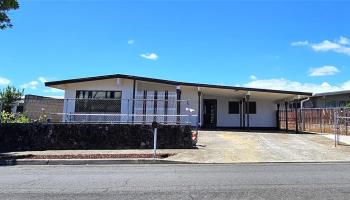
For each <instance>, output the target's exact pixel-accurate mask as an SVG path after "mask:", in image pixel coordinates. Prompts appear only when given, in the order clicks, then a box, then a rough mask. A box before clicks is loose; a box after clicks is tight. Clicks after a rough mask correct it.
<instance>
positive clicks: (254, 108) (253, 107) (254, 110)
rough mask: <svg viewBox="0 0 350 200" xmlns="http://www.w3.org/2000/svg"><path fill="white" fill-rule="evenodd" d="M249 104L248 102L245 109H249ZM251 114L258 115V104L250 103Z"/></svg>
mask: <svg viewBox="0 0 350 200" xmlns="http://www.w3.org/2000/svg"><path fill="white" fill-rule="evenodd" d="M247 106H248V102H246V106H245V109H247ZM249 114H256V102H249Z"/></svg>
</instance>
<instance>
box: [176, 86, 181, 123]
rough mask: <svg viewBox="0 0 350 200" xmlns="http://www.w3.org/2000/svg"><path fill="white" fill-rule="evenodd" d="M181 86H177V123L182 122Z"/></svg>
mask: <svg viewBox="0 0 350 200" xmlns="http://www.w3.org/2000/svg"><path fill="white" fill-rule="evenodd" d="M180 114H181V87H180V86H176V123H177V124H180V123H181V118H180Z"/></svg>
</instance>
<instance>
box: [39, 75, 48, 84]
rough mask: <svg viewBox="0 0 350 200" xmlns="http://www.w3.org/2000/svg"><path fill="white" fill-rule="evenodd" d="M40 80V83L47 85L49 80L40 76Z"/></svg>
mask: <svg viewBox="0 0 350 200" xmlns="http://www.w3.org/2000/svg"><path fill="white" fill-rule="evenodd" d="M38 80H39V81H40V83H45V82H47V79H46V78H44V77H42V76H40V77H39V78H38Z"/></svg>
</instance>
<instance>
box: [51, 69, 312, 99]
mask: <svg viewBox="0 0 350 200" xmlns="http://www.w3.org/2000/svg"><path fill="white" fill-rule="evenodd" d="M113 78H124V79H132V80H139V81H146V82H155V83H163V84H168V85H185V86H196V87H207V88H218V89H231V90H243V91H256V92H269V93H280V94H294V95H305V96H312V93H309V92H297V91H284V90H270V89H260V88H247V87H235V86H225V85H213V84H203V83H189V82H179V81H171V80H163V79H156V78H148V77H141V76H132V75H125V74H113V75H105V76H94V77H86V78H77V79H68V80H61V81H51V82H46V83H45V86H55V85H62V84H69V83H79V82H86V81H96V80H104V79H113Z"/></svg>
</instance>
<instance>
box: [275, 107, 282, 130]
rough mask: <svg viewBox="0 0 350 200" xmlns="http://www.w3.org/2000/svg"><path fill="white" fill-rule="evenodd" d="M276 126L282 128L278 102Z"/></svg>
mask: <svg viewBox="0 0 350 200" xmlns="http://www.w3.org/2000/svg"><path fill="white" fill-rule="evenodd" d="M276 120H277V121H276V126H277V129H278V130H280V129H281V127H280V104H279V103H278V104H277V112H276Z"/></svg>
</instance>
